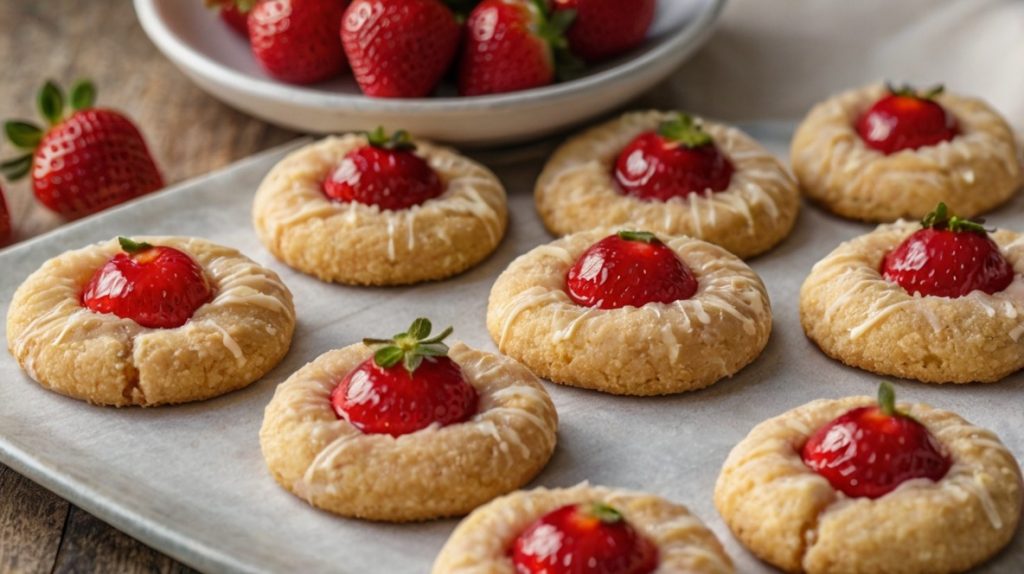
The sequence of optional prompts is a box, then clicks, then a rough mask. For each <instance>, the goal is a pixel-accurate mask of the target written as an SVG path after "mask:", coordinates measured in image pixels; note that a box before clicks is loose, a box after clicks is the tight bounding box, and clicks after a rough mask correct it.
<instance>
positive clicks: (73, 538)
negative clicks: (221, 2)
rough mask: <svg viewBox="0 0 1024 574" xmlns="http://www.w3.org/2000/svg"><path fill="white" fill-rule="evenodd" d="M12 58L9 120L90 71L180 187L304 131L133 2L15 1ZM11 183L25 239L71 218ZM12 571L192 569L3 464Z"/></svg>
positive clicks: (7, 11) (2, 149) (0, 25)
mask: <svg viewBox="0 0 1024 574" xmlns="http://www.w3.org/2000/svg"><path fill="white" fill-rule="evenodd" d="M181 1H182V2H200V1H201V0H181ZM0 54H3V55H4V64H3V66H4V69H5V73H4V74H3V81H2V82H0V119H14V118H24V119H33V120H34V119H36V110H35V104H34V102H35V94H36V91H37V90H38V89H39V87H40V86H41V85H42V83H43V81H44V80H45V79H47V78H53V79H55V80H58V81H60V82H62V83H65V84H69V83H70V82H72V81H73V80H74V79H75V78H79V77H90V78H92V79H94V80H95V81H96V83H97V85H98V86H99V104H100V105H103V106H107V107H113V108H117V109H120V110H123V111H124V112H127V113H128V115H129V116H131V117H132V118H134V119H135V121H136V122H137V123H138V125H139V127H140V129H141V130H142V132H143V134H144V135H145V137H146V140H147V141H148V142H149V145H150V149H151V151H152V152H153V154H154V155H155V157H156V160H157V163H158V164H159V165H160V167H161V169H162V171H163V173H164V177H165V179H166V180H167V182H168V183H174V182H178V181H181V180H184V179H188V178H191V177H194V176H197V175H201V174H204V173H207V172H209V171H211V170H214V169H216V168H218V167H221V166H223V165H226V164H229V163H231V162H233V161H235V160H237V159H240V158H243V157H246V156H248V155H250V154H252V153H255V152H258V151H260V150H263V149H266V148H269V147H272V146H274V145H277V144H280V143H283V142H286V141H288V140H290V139H292V138H294V137H295V136H296V134H295V133H293V132H289V131H286V130H283V129H279V128H276V127H273V126H271V125H269V124H266V123H263V122H261V121H259V120H255V119H252V118H250V117H247V116H245V115H243V114H241V113H239V112H236V111H234V110H232V109H231V108H228V107H227V106H224V105H223V104H221V103H219V102H218V101H216V100H214V99H213V98H211V97H209V96H207V95H206V94H204V93H203V92H201V91H199V89H198V88H196V87H194V86H193V85H192V84H191V82H189V80H188V79H187V78H185V76H183V75H182V74H181V73H180V72H178V70H177V69H176V68H174V67H173V66H172V65H171V64H170V62H168V61H167V60H166V59H164V57H163V56H162V55H160V53H159V52H157V50H156V48H155V47H154V46H153V44H151V43H150V41H149V39H148V38H146V36H145V34H143V32H142V28H141V27H140V26H139V24H138V22H137V21H136V19H135V12H134V11H133V9H132V6H131V2H130V1H129V0H90V1H88V2H82V1H80V0H3V2H0ZM14 154H15V150H14V149H13V147H12V146H11V145H9V143H7V142H4V144H2V145H0V157H3V158H7V157H11V156H13V155H14ZM4 187H5V190H6V195H7V199H8V203H9V204H10V205H11V210H12V218H13V220H14V224H15V227H16V228H17V239H18V240H20V239H25V238H27V237H30V236H32V235H36V234H39V233H41V232H43V231H45V230H47V229H50V228H52V227H55V226H57V225H60V224H61V223H62V222H61V221H60V220H59V219H58V218H56V217H55V216H53V215H52V214H50V213H48V212H46V211H45V210H44V209H42V208H40V207H38V206H37V205H36V204H35V201H34V199H33V197H32V193H31V190H30V188H29V186H28V185H27V184H26V183H24V182H21V183H18V184H14V185H8V184H6V183H5V185H4ZM3 304H4V305H6V304H7V303H6V302H3ZM6 572H25V573H35V572H119V573H132V572H191V569H189V568H188V567H187V566H184V565H182V564H179V563H178V562H176V561H175V560H173V559H172V558H169V557H167V556H165V555H163V554H161V553H159V552H156V551H154V550H152V549H150V548H148V547H147V546H145V545H143V544H141V543H140V542H137V541H135V540H133V539H132V538H130V537H128V536H126V535H124V534H122V533H120V532H118V531H117V530H115V529H113V528H111V527H110V526H108V525H106V524H105V523H103V522H101V521H100V520H98V519H96V518H95V517H93V516H91V515H90V514H88V513H86V512H85V511H83V510H81V509H79V508H76V507H75V506H74V505H71V504H69V503H68V502H66V501H64V500H62V499H61V498H59V497H58V496H56V495H54V494H52V493H50V492H49V491H47V490H45V489H43V488H42V487H40V486H38V485H36V484H35V483H33V482H31V481H29V480H28V479H26V478H24V477H22V476H20V475H19V474H17V473H16V472H14V471H13V470H11V469H9V468H7V467H5V466H3V465H0V573H6Z"/></svg>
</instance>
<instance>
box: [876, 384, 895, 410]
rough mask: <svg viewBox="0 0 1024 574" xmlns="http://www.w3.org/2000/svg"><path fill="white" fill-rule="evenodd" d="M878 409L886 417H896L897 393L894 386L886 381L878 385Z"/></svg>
mask: <svg viewBox="0 0 1024 574" xmlns="http://www.w3.org/2000/svg"><path fill="white" fill-rule="evenodd" d="M878 408H879V409H881V411H882V414H884V415H886V416H890V417H892V416H896V414H897V413H896V391H894V390H893V388H892V385H890V384H889V383H888V382H886V381H882V383H881V384H880V385H878Z"/></svg>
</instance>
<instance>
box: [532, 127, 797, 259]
mask: <svg viewBox="0 0 1024 574" xmlns="http://www.w3.org/2000/svg"><path fill="white" fill-rule="evenodd" d="M677 115H678V114H676V113H674V112H659V111H647V112H633V113H628V114H625V115H623V116H621V117H619V118H618V119H615V120H612V121H610V122H607V123H605V124H602V125H600V126H597V127H595V128H591V129H589V130H587V131H585V132H583V133H582V134H580V135H577V136H575V137H573V138H572V139H570V140H569V141H568V142H566V143H565V144H564V145H563V146H562V147H560V148H559V149H558V150H557V151H556V152H555V154H554V155H553V156H552V157H551V159H550V160H549V161H548V163H547V165H546V166H545V168H544V171H543V173H541V175H540V178H539V179H538V180H537V186H536V191H535V199H536V203H537V211H538V212H539V213H540V216H541V219H543V220H544V225H545V226H546V227H547V228H548V229H549V230H550V231H551V232H552V233H554V234H556V235H567V234H570V233H576V232H579V231H587V230H589V229H593V228H596V227H614V226H625V227H629V228H631V229H646V230H648V231H652V232H656V233H665V234H668V235H689V236H691V237H696V238H698V239H703V240H705V241H709V242H711V243H715V244H717V245H721V246H722V247H725V248H726V249H728V250H729V251H731V252H732V253H734V254H736V255H738V256H739V257H751V256H753V255H757V254H759V253H763V252H764V251H767V250H768V249H771V248H772V247H773V246H775V245H776V244H777V243H779V242H780V241H782V240H783V239H784V238H785V237H786V236H787V235H789V232H790V231H791V230H792V228H793V224H794V222H795V221H796V216H797V212H798V211H799V208H800V193H799V191H798V189H797V186H796V182H795V181H794V180H793V178H792V176H790V175H789V172H787V171H786V169H785V168H784V167H783V166H782V164H781V163H779V161H778V160H776V159H775V158H774V157H773V156H772V155H771V154H770V153H769V152H768V151H767V150H765V149H764V148H763V147H762V146H761V145H760V144H758V143H757V142H756V141H754V140H753V139H752V138H750V136H748V135H746V134H744V133H743V132H741V131H740V130H738V129H736V128H733V127H729V126H725V125H722V124H717V123H714V122H707V121H704V122H703V123H702V125H703V128H704V130H705V131H706V132H707V133H708V134H710V136H711V137H712V139H713V140H714V144H715V145H716V146H717V147H718V148H719V150H720V151H721V152H722V153H723V154H724V155H725V156H726V157H727V158H728V160H729V161H730V162H731V163H732V165H733V167H734V169H735V171H734V172H733V174H732V177H731V180H730V182H729V185H728V187H727V188H726V189H725V190H724V191H720V192H710V191H707V192H705V193H691V194H689V195H687V196H685V197H673V198H672V199H669V200H668V201H660V200H645V199H638V198H636V197H633V196H630V195H626V194H624V193H623V192H622V191H621V189H620V188H619V185H618V183H616V181H615V179H614V178H613V177H612V173H613V167H614V165H615V162H616V160H617V158H618V156H619V155H620V153H621V152H622V151H623V149H624V148H625V147H626V146H627V145H628V144H629V143H630V142H631V141H632V140H633V139H634V138H636V137H637V136H638V135H640V134H642V133H645V132H650V131H653V130H656V129H658V126H659V125H660V124H661V123H662V122H665V121H669V120H671V119H673V118H675V117H677Z"/></svg>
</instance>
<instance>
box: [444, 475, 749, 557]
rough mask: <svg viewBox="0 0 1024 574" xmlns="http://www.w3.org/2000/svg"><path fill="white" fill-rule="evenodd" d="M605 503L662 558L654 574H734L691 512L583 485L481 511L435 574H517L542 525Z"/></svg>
mask: <svg viewBox="0 0 1024 574" xmlns="http://www.w3.org/2000/svg"><path fill="white" fill-rule="evenodd" d="M593 503H600V504H603V505H606V506H608V507H611V508H612V509H614V510H615V511H617V512H618V513H620V514H621V516H622V519H624V520H625V521H627V522H628V523H629V524H630V525H631V526H632V527H633V528H635V529H636V531H637V532H638V533H639V534H640V535H641V536H644V537H645V538H647V539H648V540H650V541H651V542H653V543H654V545H655V546H656V548H657V550H658V552H657V554H658V565H657V569H656V570H654V572H659V573H661V572H664V573H669V572H687V573H693V574H711V573H721V574H726V573H731V572H733V571H734V570H733V565H732V561H730V560H729V556H728V555H727V554H726V553H725V550H723V549H722V545H721V544H720V543H719V542H718V539H717V538H715V535H714V534H713V533H712V532H711V531H710V530H708V529H707V527H706V526H704V524H703V523H702V522H701V521H700V519H698V518H697V517H695V516H693V515H692V514H690V512H689V511H688V510H687V509H686V507H684V506H681V505H679V504H675V503H673V502H669V501H668V500H665V499H664V498H661V497H658V496H654V495H651V494H644V493H640V492H632V491H627V490H616V489H610V488H604V487H599V486H590V485H589V484H586V483H583V484H579V485H577V486H574V487H572V488H561V489H551V490H548V489H544V488H538V489H534V490H530V491H520V492H514V493H512V494H509V495H508V496H503V497H501V498H499V499H497V500H495V501H493V502H491V503H490V504H488V505H486V506H483V507H480V508H478V509H477V510H476V511H474V512H473V513H472V514H470V515H469V516H468V517H467V518H466V519H465V520H463V521H462V522H461V523H460V524H459V526H458V527H457V528H456V529H455V532H453V533H452V535H451V537H449V538H448V542H447V543H446V544H445V545H444V548H442V549H441V553H440V554H439V555H438V556H437V559H436V560H435V562H434V568H433V570H432V572H433V574H460V573H465V574H469V573H471V572H481V573H482V572H487V573H488V574H513V573H514V572H515V567H514V564H513V562H512V560H511V559H510V558H509V550H510V549H511V548H512V547H513V545H514V543H515V540H516V538H517V537H518V536H519V535H520V534H521V533H523V531H524V530H526V529H527V528H528V527H529V526H530V525H531V524H532V523H534V522H535V521H536V520H537V519H539V518H541V517H543V516H544V515H545V514H547V513H549V512H551V511H554V510H556V509H558V508H560V507H564V506H566V505H573V504H580V505H586V504H593Z"/></svg>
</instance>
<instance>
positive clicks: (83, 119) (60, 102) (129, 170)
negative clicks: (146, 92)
mask: <svg viewBox="0 0 1024 574" xmlns="http://www.w3.org/2000/svg"><path fill="white" fill-rule="evenodd" d="M95 100H96V88H95V86H93V84H92V83H90V82H88V81H81V82H78V83H76V84H75V85H74V86H73V87H72V89H71V102H70V103H71V114H70V115H66V113H65V101H64V93H63V92H62V91H61V89H60V87H59V86H57V84H55V83H53V82H47V83H46V85H44V86H43V89H42V90H41V91H40V92H39V98H38V102H39V110H40V112H42V115H43V117H45V118H46V120H47V122H48V123H49V128H47V129H46V130H45V131H44V130H43V129H42V128H40V127H39V126H37V125H35V124H33V123H30V122H25V121H9V122H6V123H5V124H4V131H5V133H6V134H7V138H8V139H10V140H11V143H13V144H14V145H15V146H16V147H18V148H20V149H21V150H23V151H24V152H26V153H25V154H24V155H22V156H20V157H17V158H14V159H11V160H8V161H5V162H3V163H2V164H0V171H2V172H3V174H4V176H5V177H7V178H8V179H9V180H12V181H14V180H18V179H21V178H22V177H24V176H26V175H28V174H29V172H31V174H32V189H33V191H34V192H35V195H36V198H37V199H39V201H40V202H42V204H43V205H45V206H46V207H48V208H50V209H52V210H53V211H56V212H57V213H59V214H60V215H62V216H64V217H66V218H69V219H76V218H79V217H83V216H85V215H89V214H91V213H96V212H97V211H101V210H103V209H106V208H108V207H111V206H113V205H117V204H119V203H123V202H125V201H128V200H129V199H134V198H136V197H138V196H140V195H145V194H147V193H150V192H153V191H156V190H158V189H160V188H162V187H163V186H164V180H163V177H162V176H161V175H160V170H159V169H157V166H156V163H155V162H154V161H153V157H152V156H151V155H150V154H149V148H147V147H146V142H145V140H143V138H142V134H140V133H139V130H138V128H136V127H135V124H133V123H132V121H131V120H129V119H128V118H127V117H125V116H124V115H122V114H120V113H118V112H115V111H113V110H108V109H103V108H95V107H93V103H94V102H95Z"/></svg>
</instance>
